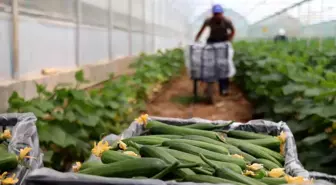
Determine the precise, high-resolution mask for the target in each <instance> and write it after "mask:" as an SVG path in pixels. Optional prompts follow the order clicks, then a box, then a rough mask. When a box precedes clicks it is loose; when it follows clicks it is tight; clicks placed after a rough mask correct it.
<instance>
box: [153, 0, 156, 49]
mask: <svg viewBox="0 0 336 185" xmlns="http://www.w3.org/2000/svg"><path fill="white" fill-rule="evenodd" d="M155 14H156V6H155V0H153V13H152V21H153V22H152V45H153V52H154V53H155V50H156V46H155V44H156V42H155V39H156V36H155V35H156V33H155V32H156V31H155V17H156V16H155Z"/></svg>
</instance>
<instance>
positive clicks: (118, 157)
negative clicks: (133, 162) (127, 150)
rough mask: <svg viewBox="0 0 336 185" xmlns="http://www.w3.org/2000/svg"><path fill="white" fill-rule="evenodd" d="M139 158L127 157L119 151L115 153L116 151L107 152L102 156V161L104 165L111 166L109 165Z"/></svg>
mask: <svg viewBox="0 0 336 185" xmlns="http://www.w3.org/2000/svg"><path fill="white" fill-rule="evenodd" d="M137 158H138V157H134V156H130V155H126V154H123V153H121V152H119V151H114V150H108V151H105V152H104V153H103V154H102V156H101V160H102V162H103V163H104V164H109V163H114V162H117V161H124V160H129V159H137Z"/></svg>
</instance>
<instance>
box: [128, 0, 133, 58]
mask: <svg viewBox="0 0 336 185" xmlns="http://www.w3.org/2000/svg"><path fill="white" fill-rule="evenodd" d="M132 32H133V27H132V0H128V51H129V55H130V56H131V55H133V51H132V50H133V49H132V44H133V43H132V42H133V38H132Z"/></svg>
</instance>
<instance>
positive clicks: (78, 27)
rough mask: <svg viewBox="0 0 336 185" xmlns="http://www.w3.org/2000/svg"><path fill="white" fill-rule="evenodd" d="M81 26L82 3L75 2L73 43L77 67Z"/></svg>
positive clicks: (79, 0)
mask: <svg viewBox="0 0 336 185" xmlns="http://www.w3.org/2000/svg"><path fill="white" fill-rule="evenodd" d="M81 24H82V1H81V0H77V1H76V33H75V34H76V43H75V53H76V66H77V67H79V65H80V64H79V62H80V38H81V35H80V32H81V31H80V30H81Z"/></svg>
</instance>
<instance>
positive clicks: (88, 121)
mask: <svg viewBox="0 0 336 185" xmlns="http://www.w3.org/2000/svg"><path fill="white" fill-rule="evenodd" d="M78 120H79V121H80V122H81V123H83V124H84V125H86V126H90V127H94V126H96V125H97V124H98V123H99V121H100V118H99V117H98V116H95V115H88V116H86V117H84V116H82V117H79V118H78Z"/></svg>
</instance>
